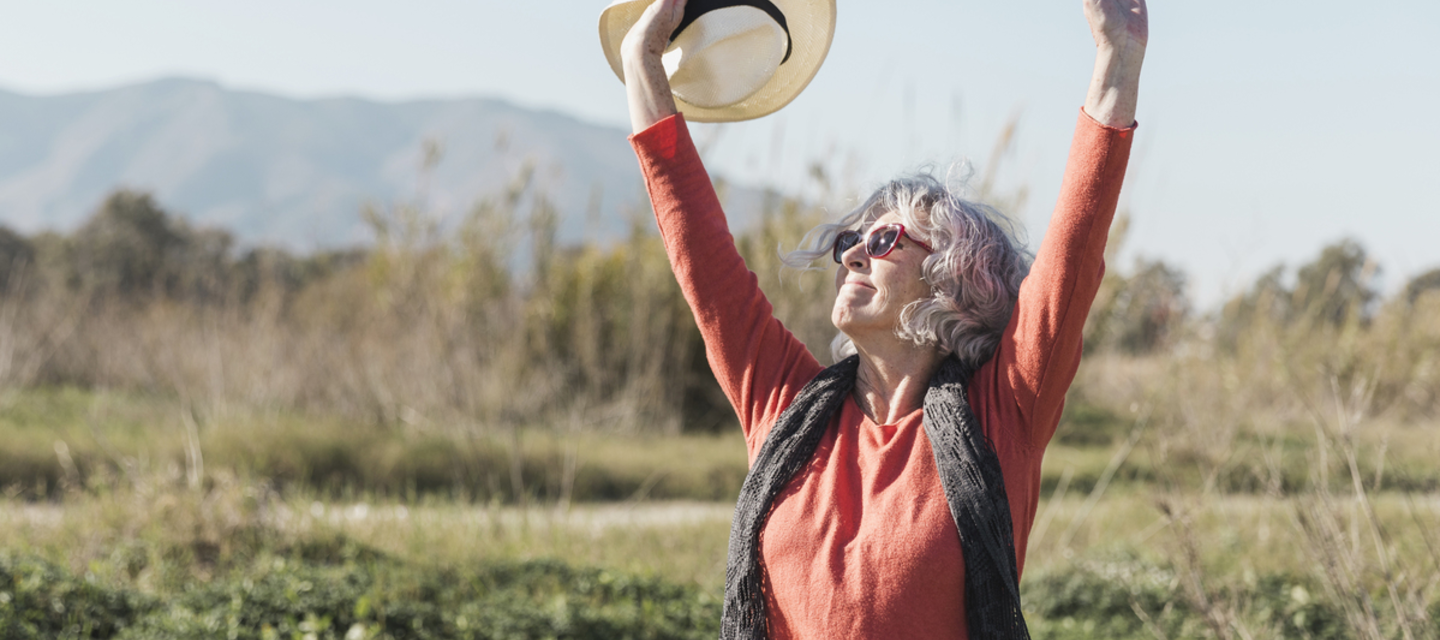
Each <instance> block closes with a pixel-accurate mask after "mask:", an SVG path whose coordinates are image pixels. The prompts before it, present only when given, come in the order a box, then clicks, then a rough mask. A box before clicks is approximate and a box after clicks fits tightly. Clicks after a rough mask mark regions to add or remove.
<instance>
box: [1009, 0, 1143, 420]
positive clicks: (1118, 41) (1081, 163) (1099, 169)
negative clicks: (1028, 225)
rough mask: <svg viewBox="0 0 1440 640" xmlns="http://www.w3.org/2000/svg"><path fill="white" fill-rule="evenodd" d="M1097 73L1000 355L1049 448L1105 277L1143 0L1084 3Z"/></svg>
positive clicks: (1136, 76)
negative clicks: (1086, 319) (1093, 38)
mask: <svg viewBox="0 0 1440 640" xmlns="http://www.w3.org/2000/svg"><path fill="white" fill-rule="evenodd" d="M1083 5H1084V10H1085V17H1086V19H1087V20H1088V21H1089V23H1090V31H1091V33H1092V34H1093V35H1094V37H1095V47H1096V54H1095V73H1094V76H1093V77H1092V79H1091V82H1090V89H1089V93H1088V94H1087V96H1086V99H1085V107H1084V110H1083V113H1082V114H1081V115H1080V116H1079V121H1078V122H1077V124H1076V128H1075V139H1074V142H1073V143H1072V145H1071V147H1070V159H1069V161H1068V162H1067V163H1066V165H1065V179H1064V182H1063V183H1062V185H1061V188H1060V198H1059V201H1058V202H1057V203H1056V206H1055V213H1054V215H1052V216H1051V218H1050V225H1049V228H1048V229H1047V230H1046V232H1045V239H1044V241H1043V242H1042V243H1041V245H1040V250H1039V251H1038V252H1036V255H1035V263H1034V265H1033V266H1032V267H1031V270H1030V275H1029V277H1027V278H1026V279H1025V281H1024V283H1022V284H1021V286H1020V297H1019V300H1017V301H1016V304H1015V312H1014V314H1013V315H1012V316H1011V318H1010V324H1009V326H1007V327H1006V328H1005V333H1004V334H1003V335H1002V336H1001V342H1000V347H999V349H997V351H996V355H995V360H996V365H997V366H996V373H997V375H998V376H999V380H997V382H998V383H999V384H998V386H997V387H996V390H997V391H998V392H1000V393H1002V394H1007V395H1011V396H1012V397H1013V399H1014V402H1015V404H1014V406H1015V408H1016V409H1017V410H1018V411H1019V412H1020V415H1019V416H1018V418H1019V420H1018V423H1019V424H1017V425H1016V426H1017V427H1018V428H1019V429H1021V433H1018V434H1014V435H1017V436H1019V438H1020V441H1021V442H1024V443H1026V444H1028V445H1030V446H1044V445H1045V444H1046V443H1047V442H1049V440H1050V436H1051V435H1052V434H1054V430H1055V426H1056V425H1057V424H1058V423H1059V421H1060V412H1061V409H1062V408H1063V407H1064V403H1065V392H1066V390H1068V389H1069V388H1070V382H1071V381H1072V380H1074V378H1075V372H1076V370H1077V369H1078V367H1079V365H1080V353H1081V349H1082V344H1081V334H1082V332H1083V329H1084V326H1085V316H1086V315H1087V314H1088V313H1089V311H1090V304H1091V302H1093V301H1094V299H1095V293H1096V291H1097V290H1099V287H1100V279H1101V277H1102V276H1103V275H1104V271H1105V264H1104V257H1105V240H1106V236H1107V235H1108V234H1109V229H1110V221H1111V219H1112V218H1113V217H1114V215H1115V206H1116V203H1117V202H1118V201H1119V198H1120V185H1121V182H1122V181H1123V180H1124V177H1125V167H1126V165H1127V163H1128V161H1129V157H1130V143H1131V141H1132V140H1133V138H1134V128H1133V127H1134V125H1135V98H1136V94H1137V92H1138V87H1139V82H1140V64H1141V62H1142V60H1143V59H1144V55H1145V44H1146V41H1147V39H1148V36H1149V29H1148V26H1147V15H1146V11H1145V1H1144V0H1083Z"/></svg>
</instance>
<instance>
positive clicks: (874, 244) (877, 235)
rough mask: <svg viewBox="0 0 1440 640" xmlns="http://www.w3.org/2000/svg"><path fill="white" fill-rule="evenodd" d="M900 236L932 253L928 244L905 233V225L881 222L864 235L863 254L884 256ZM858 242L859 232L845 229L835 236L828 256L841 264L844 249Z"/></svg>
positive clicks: (893, 247) (846, 249) (893, 246)
mask: <svg viewBox="0 0 1440 640" xmlns="http://www.w3.org/2000/svg"><path fill="white" fill-rule="evenodd" d="M900 236H905V237H907V238H910V241H911V242H914V243H915V244H916V245H919V247H920V248H921V249H924V250H926V251H929V252H931V253H934V252H935V250H934V249H931V248H930V245H928V244H925V243H923V242H921V241H919V240H916V239H915V236H912V235H909V234H907V233H905V225H903V224H900V223H898V222H892V223H890V224H882V225H880V226H878V227H875V228H874V229H871V230H870V233H869V234H867V235H866V236H865V254H866V255H868V256H870V257H871V258H884V257H885V256H888V255H890V252H891V251H894V250H895V243H896V242H899V241H900ZM859 243H860V232H859V231H855V230H853V229H846V230H844V231H841V232H840V235H837V236H835V247H834V248H833V249H831V251H830V257H832V258H834V259H835V262H836V264H841V263H842V260H841V259H840V257H841V256H843V255H845V252H846V251H849V250H850V247H853V246H855V245H857V244H859Z"/></svg>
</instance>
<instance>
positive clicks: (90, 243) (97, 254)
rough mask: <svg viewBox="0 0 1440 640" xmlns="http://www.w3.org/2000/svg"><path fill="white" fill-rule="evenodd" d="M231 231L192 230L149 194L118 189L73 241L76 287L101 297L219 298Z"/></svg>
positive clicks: (71, 253) (72, 275) (72, 271)
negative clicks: (162, 296) (217, 296)
mask: <svg viewBox="0 0 1440 640" xmlns="http://www.w3.org/2000/svg"><path fill="white" fill-rule="evenodd" d="M233 244H234V241H233V239H232V238H231V236H230V234H229V233H227V232H225V231H220V230H213V229H200V230H192V229H191V228H190V226H189V225H187V224H186V223H185V222H184V221H183V220H179V219H176V218H173V217H172V216H171V215H170V214H168V213H167V212H166V211H165V210H164V209H162V208H160V206H159V205H158V204H156V203H155V199H154V198H153V197H151V195H150V194H148V193H141V192H136V191H129V190H120V191H116V192H114V193H112V194H111V195H110V196H109V197H108V198H106V199H105V202H104V203H102V204H101V205H100V207H99V208H98V209H96V211H95V213H94V214H93V215H92V216H91V217H90V219H89V220H87V221H86V222H85V224H84V225H82V226H81V227H80V228H79V229H77V230H76V231H75V233H74V235H73V236H71V238H70V243H69V251H68V253H69V258H70V259H69V270H70V274H69V278H68V279H69V281H70V284H71V286H74V287H76V288H79V289H82V290H86V291H90V292H92V293H96V294H101V295H118V296H122V297H137V296H148V295H168V296H172V297H182V296H183V297H199V298H205V297H213V296H215V295H218V294H220V293H221V292H223V291H224V290H225V287H226V284H227V281H228V277H229V267H230V258H229V254H230V250H231V246H232V245H233Z"/></svg>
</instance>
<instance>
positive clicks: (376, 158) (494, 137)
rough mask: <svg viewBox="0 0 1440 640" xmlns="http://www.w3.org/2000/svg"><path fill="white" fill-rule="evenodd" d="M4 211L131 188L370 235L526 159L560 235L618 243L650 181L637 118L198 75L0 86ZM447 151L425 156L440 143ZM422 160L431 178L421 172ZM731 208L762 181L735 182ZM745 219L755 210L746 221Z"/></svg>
mask: <svg viewBox="0 0 1440 640" xmlns="http://www.w3.org/2000/svg"><path fill="white" fill-rule="evenodd" d="M0 122H3V123H5V126H3V127H0V224H5V225H7V226H11V227H14V228H16V229H18V230H20V231H22V232H27V233H33V232H36V231H40V230H42V229H56V230H66V229H70V228H73V227H75V226H76V225H78V224H79V223H80V222H81V221H83V220H84V219H85V218H86V217H87V216H88V215H89V214H90V212H92V211H93V210H94V208H95V207H96V206H97V205H98V204H99V203H100V202H101V201H102V200H103V199H104V197H105V195H106V194H108V193H109V192H111V191H113V190H115V189H117V188H131V189H136V190H141V191H147V192H150V193H152V194H153V195H154V196H155V198H156V199H157V201H158V202H160V203H161V204H162V205H163V206H165V207H166V208H167V209H169V210H172V211H174V212H176V213H178V214H180V215H182V216H183V217H185V218H186V219H187V220H189V221H191V222H192V223H195V224H199V225H205V226H218V227H222V228H225V229H227V230H229V231H231V232H232V233H234V234H235V235H236V237H237V239H238V240H239V241H240V242H241V243H242V244H249V245H258V244H270V245H279V246H283V247H287V248H291V249H300V250H307V249H313V248H322V247H335V246H346V245H353V244H357V243H364V242H366V241H367V240H369V231H368V228H367V226H366V224H365V222H364V221H363V219H362V216H361V215H360V211H361V208H362V207H363V206H365V205H366V204H367V203H369V204H376V205H392V204H397V203H407V202H417V201H422V200H423V201H424V202H425V203H426V206H427V209H429V210H430V211H431V212H432V213H433V214H434V215H437V216H439V217H441V218H443V219H446V220H455V219H457V218H458V217H459V216H461V215H464V213H465V212H466V211H467V210H468V209H469V208H470V207H472V206H473V205H474V203H476V202H477V201H478V200H479V199H480V198H483V197H486V196H490V195H495V194H498V193H499V192H500V191H501V190H502V189H503V188H504V187H505V185H506V184H508V183H509V182H510V181H511V180H513V179H514V178H515V177H516V176H517V175H519V173H520V172H521V171H522V169H523V167H525V166H526V165H527V164H528V165H529V166H531V167H533V169H534V173H533V180H534V184H535V188H536V190H537V191H538V192H541V193H543V194H544V195H545V197H546V199H547V201H548V202H550V203H551V204H553V205H554V206H555V208H556V211H557V222H558V225H557V228H558V232H557V240H559V241H560V242H565V243H574V242H579V241H582V240H593V241H599V242H607V241H611V240H614V239H616V238H618V237H622V236H623V235H624V234H625V233H627V232H628V230H629V225H630V222H629V221H630V219H632V217H633V216H628V215H627V213H626V212H629V211H634V210H635V208H636V207H645V206H646V202H645V195H644V188H643V184H642V182H641V179H640V174H639V168H638V165H637V163H636V161H635V157H634V153H633V152H632V151H631V149H630V145H629V143H628V142H627V140H626V132H625V131H623V130H621V129H619V128H616V127H608V126H605V125H598V124H593V123H587V122H584V121H581V120H579V119H578V118H575V117H572V116H569V115H566V114H564V113H560V112H557V111H551V110H544V109H530V108H527V107H522V106H519V105H516V104H513V103H510V102H508V101H505V100H503V99H500V98H482V97H469V98H423V99H415V100H403V101H381V100H372V99H368V98H360V97H352V96H334V97H323V98H313V99H297V98H287V97H283V96H278V95H274V94H268V93H264V92H260V91H253V90H237V89H230V88H227V87H224V86H222V85H221V84H220V83H217V82H214V81H211V80H204V79H194V78H162V79H158V80H152V81H148V82H142V83H137V84H131V85H125V86H121V87H116V88H112V89H103V90H94V91H83V92H74V93H65V94H55V95H41V96H30V95H24V94H20V93H16V92H12V91H6V90H0ZM431 145H438V147H439V148H440V149H441V153H440V154H439V159H438V161H436V162H434V163H433V164H432V165H430V166H429V168H428V170H426V169H425V168H424V166H425V157H426V149H427V147H428V146H431ZM422 172H423V174H424V175H423V176H422ZM728 191H730V192H731V194H732V195H731V198H729V200H731V201H732V202H741V203H746V202H748V203H751V205H752V206H744V205H743V204H742V205H739V206H736V207H732V209H733V210H732V212H731V213H732V220H742V221H743V220H746V219H753V218H754V213H753V211H754V209H756V207H755V206H753V205H754V204H755V203H758V202H759V199H758V197H757V192H755V191H754V190H748V189H743V188H732V189H729V190H728ZM741 226H743V224H742V225H741Z"/></svg>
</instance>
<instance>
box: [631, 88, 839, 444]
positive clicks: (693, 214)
mask: <svg viewBox="0 0 1440 640" xmlns="http://www.w3.org/2000/svg"><path fill="white" fill-rule="evenodd" d="M630 143H631V145H632V146H633V147H634V148H635V153H636V155H637V156H639V159H640V170H641V173H642V174H643V175H644V177H645V188H646V190H647V191H649V193H650V203H651V205H652V206H653V207H654V209H655V220H656V222H657V224H658V225H659V228H660V236H661V238H662V239H663V240H664V243H665V252H666V254H667V255H668V256H669V258H670V266H671V268H672V269H673V270H674V272H675V278H676V280H678V281H679V283H680V289H681V291H682V292H683V293H684V295H685V300H686V301H687V302H688V303H689V304H690V309H691V311H693V312H694V314H695V322H696V324H697V325H698V326H699V328H700V334H701V336H703V338H704V340H705V354H706V356H707V358H708V359H709V361H710V367H711V369H712V370H713V371H714V372H715V377H716V378H717V379H718V380H719V382H720V387H721V389H722V390H724V392H725V396H726V397H727V398H729V400H730V404H731V405H732V406H733V407H734V408H735V413H736V414H737V415H738V417H739V418H740V426H741V428H742V429H743V430H744V432H745V441H746V446H747V448H748V449H749V452H750V457H751V460H752V461H753V459H754V456H755V454H756V453H757V452H758V451H759V448H760V445H761V444H763V443H764V441H765V436H766V435H767V434H768V433H769V428H770V426H771V425H772V424H773V423H774V421H775V418H776V417H778V416H779V414H780V411H782V410H783V409H784V408H785V407H786V406H787V405H789V403H790V401H791V400H792V399H794V397H795V395H796V394H798V393H799V391H800V389H801V387H803V386H804V385H805V383H807V382H809V381H810V379H811V378H813V377H814V376H815V374H817V373H819V371H820V369H821V367H820V364H819V362H818V361H816V359H815V357H814V356H813V355H811V354H810V352H809V351H808V350H807V349H806V348H805V345H804V343H802V342H800V340H798V339H797V338H795V337H794V336H793V335H792V334H791V333H790V331H789V330H787V329H786V328H785V327H784V326H783V325H782V324H781V323H780V321H779V320H777V319H776V318H775V316H774V313H773V309H772V307H771V305H770V302H769V301H768V300H766V299H765V295H764V294H763V293H762V292H761V291H760V286H759V281H758V280H757V279H756V277H755V274H753V273H751V272H750V271H749V269H747V268H746V267H745V262H744V260H743V259H742V258H741V257H740V253H739V251H737V250H736V248H735V240H734V238H733V237H732V236H731V235H730V230H729V228H728V226H727V224H726V220H725V214H724V212H723V211H722V210H721V208H720V200H719V198H718V197H716V195H715V189H714V186H713V185H712V184H711V182H710V176H709V175H708V174H707V173H706V172H705V167H704V166H703V165H702V164H701V162H700V156H699V153H698V152H696V150H695V145H694V143H693V142H692V141H691V139H690V133H689V130H688V129H687V128H686V126H685V120H684V118H683V116H681V115H679V114H676V115H674V116H670V117H669V118H666V119H664V120H661V121H660V122H657V123H655V124H654V125H652V126H651V127H650V128H648V129H646V130H644V131H641V132H639V133H637V134H635V135H633V136H631V137H630Z"/></svg>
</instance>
